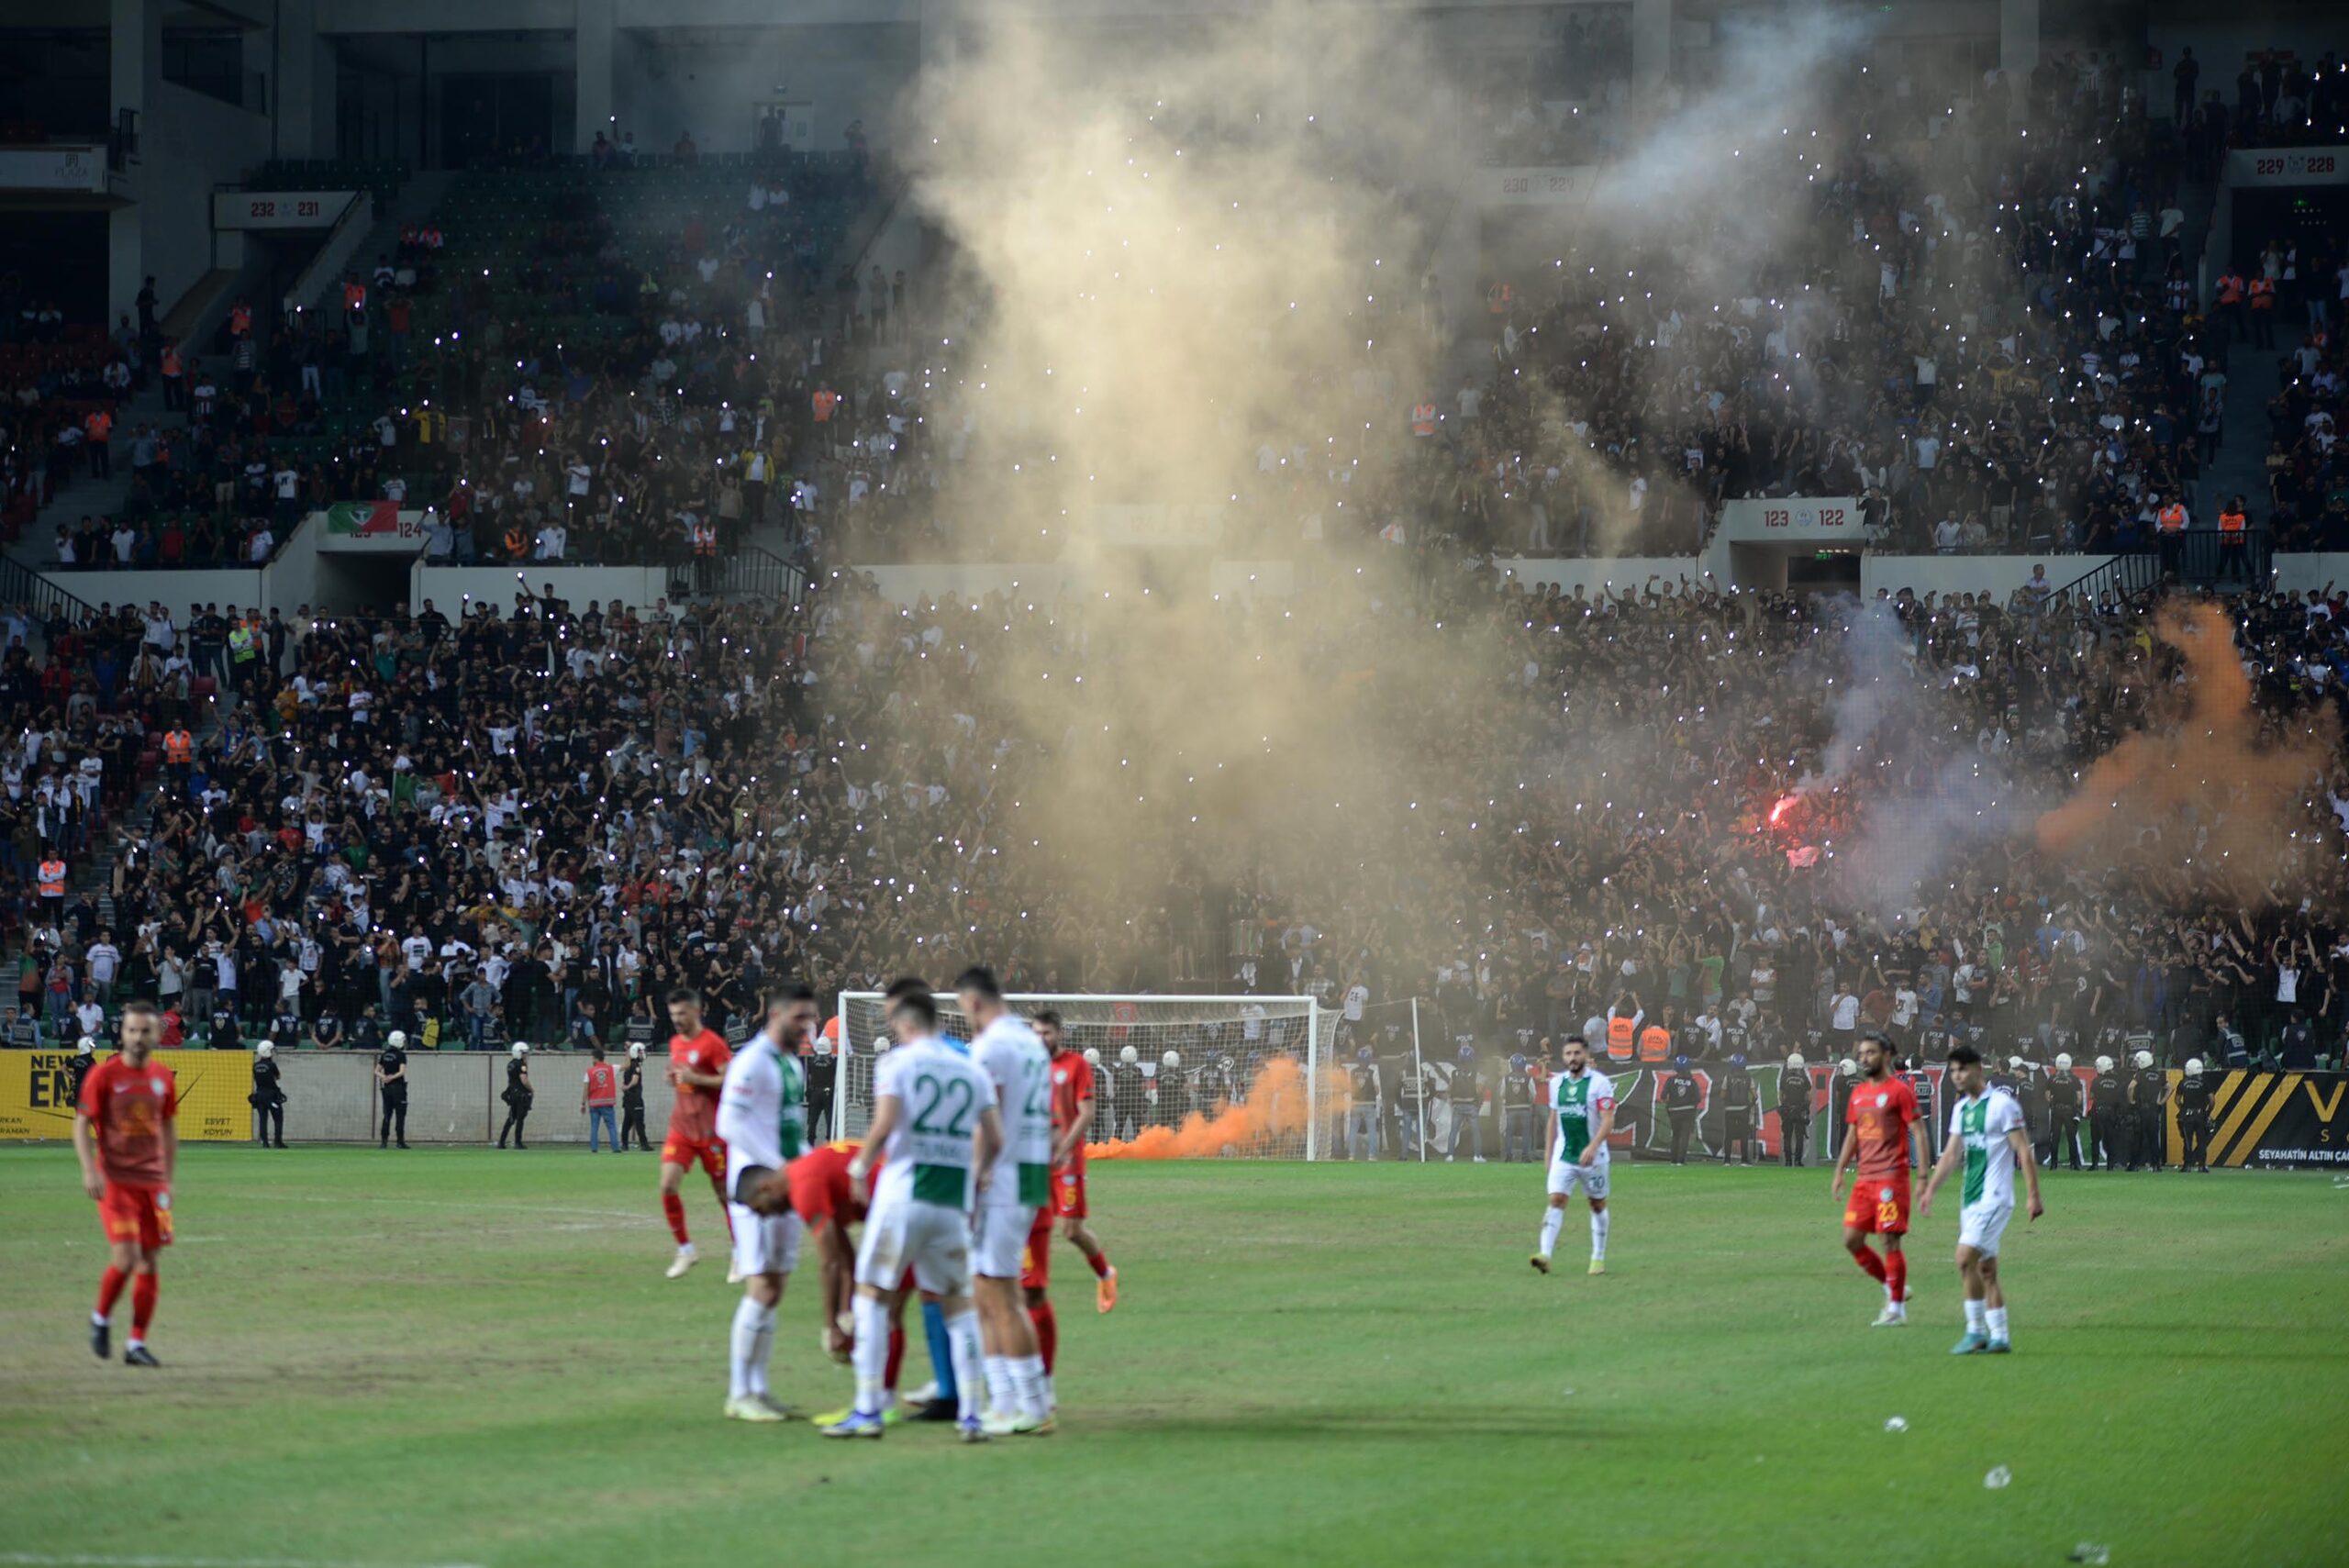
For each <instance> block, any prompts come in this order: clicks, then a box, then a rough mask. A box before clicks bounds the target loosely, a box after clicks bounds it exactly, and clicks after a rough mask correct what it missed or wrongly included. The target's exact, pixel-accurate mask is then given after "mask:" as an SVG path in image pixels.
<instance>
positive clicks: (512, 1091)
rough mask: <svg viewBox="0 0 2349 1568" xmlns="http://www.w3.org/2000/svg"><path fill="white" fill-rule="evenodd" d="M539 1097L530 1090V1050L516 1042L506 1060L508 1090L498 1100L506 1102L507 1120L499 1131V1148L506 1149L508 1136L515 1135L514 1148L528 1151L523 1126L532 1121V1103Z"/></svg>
mask: <svg viewBox="0 0 2349 1568" xmlns="http://www.w3.org/2000/svg"><path fill="white" fill-rule="evenodd" d="M536 1097H537V1096H536V1095H535V1094H534V1093H533V1092H532V1090H531V1088H530V1048H529V1046H527V1045H524V1044H523V1043H522V1042H521V1041H520V1040H516V1041H515V1042H514V1048H513V1050H512V1051H510V1052H509V1053H508V1054H507V1060H506V1090H505V1093H503V1094H501V1095H498V1098H499V1099H501V1100H504V1101H505V1102H506V1120H505V1122H504V1124H503V1125H502V1126H500V1127H499V1128H498V1129H497V1146H498V1147H499V1148H500V1149H503V1148H505V1147H506V1135H507V1133H509V1132H510V1133H512V1134H513V1135H514V1147H515V1148H517V1149H528V1148H529V1144H527V1143H525V1142H523V1141H522V1124H523V1123H525V1122H527V1121H529V1119H530V1102H531V1101H532V1100H533V1099H535V1098H536Z"/></svg>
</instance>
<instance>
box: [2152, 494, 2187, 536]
mask: <svg viewBox="0 0 2349 1568" xmlns="http://www.w3.org/2000/svg"><path fill="white" fill-rule="evenodd" d="M2157 520H2158V521H2159V522H2160V524H2161V529H2162V532H2164V533H2165V534H2182V533H2184V532H2185V531H2186V508H2185V507H2183V506H2179V505H2178V504H2177V503H2176V502H2175V501H2172V502H2171V503H2170V504H2169V505H2168V506H2164V507H2163V508H2162V509H2161V511H2160V513H2159V514H2158V517H2157Z"/></svg>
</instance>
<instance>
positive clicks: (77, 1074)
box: [66, 1035, 98, 1106]
mask: <svg viewBox="0 0 2349 1568" xmlns="http://www.w3.org/2000/svg"><path fill="white" fill-rule="evenodd" d="M97 1064H98V1042H97V1041H96V1040H93V1039H91V1038H90V1037H89V1036H88V1035H83V1037H82V1038H81V1040H80V1041H79V1042H77V1043H76V1044H75V1045H74V1047H73V1060H72V1062H71V1063H70V1064H69V1065H68V1066H67V1068H66V1071H67V1072H68V1073H72V1076H73V1082H72V1085H71V1090H72V1095H73V1098H72V1102H71V1103H72V1104H73V1105H76V1106H78V1105H80V1104H81V1103H82V1080H83V1079H84V1078H86V1077H88V1076H89V1075H90V1069H91V1068H93V1067H95V1066H96V1065H97Z"/></svg>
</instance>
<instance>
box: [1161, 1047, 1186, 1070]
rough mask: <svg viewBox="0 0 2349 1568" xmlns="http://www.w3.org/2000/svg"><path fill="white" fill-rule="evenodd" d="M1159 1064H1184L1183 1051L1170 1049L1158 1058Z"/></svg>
mask: <svg viewBox="0 0 2349 1568" xmlns="http://www.w3.org/2000/svg"><path fill="white" fill-rule="evenodd" d="M1158 1064H1159V1065H1160V1066H1161V1067H1180V1066H1182V1065H1183V1053H1182V1052H1181V1051H1168V1052H1167V1053H1166V1054H1165V1055H1163V1056H1162V1057H1160V1058H1159V1059H1158Z"/></svg>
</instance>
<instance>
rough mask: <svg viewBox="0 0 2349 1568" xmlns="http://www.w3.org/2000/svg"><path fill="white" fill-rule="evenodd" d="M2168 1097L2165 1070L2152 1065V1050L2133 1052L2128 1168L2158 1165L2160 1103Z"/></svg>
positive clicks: (2155, 1167)
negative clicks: (2135, 1066) (2134, 1063)
mask: <svg viewBox="0 0 2349 1568" xmlns="http://www.w3.org/2000/svg"><path fill="white" fill-rule="evenodd" d="M2168 1098H2169V1074H2168V1073H2165V1072H2163V1071H2162V1070H2161V1069H2160V1068H2158V1067H2156V1066H2154V1053H2153V1052H2152V1051H2139V1052H2137V1070H2136V1071H2135V1072H2134V1073H2131V1074H2130V1075H2129V1168H2130V1169H2131V1170H2132V1171H2134V1170H2136V1169H2138V1168H2139V1167H2140V1166H2143V1168H2144V1169H2146V1170H2148V1171H2158V1170H2160V1169H2161V1168H2162V1156H2163V1155H2164V1154H2165V1153H2166V1152H2167V1151H2166V1150H2165V1149H2163V1147H2162V1144H2163V1143H2164V1141H2165V1139H2164V1137H2163V1132H2164V1129H2163V1127H2162V1105H2163V1103H2164V1102H2165V1101H2166V1100H2167V1099H2168Z"/></svg>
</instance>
